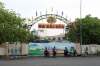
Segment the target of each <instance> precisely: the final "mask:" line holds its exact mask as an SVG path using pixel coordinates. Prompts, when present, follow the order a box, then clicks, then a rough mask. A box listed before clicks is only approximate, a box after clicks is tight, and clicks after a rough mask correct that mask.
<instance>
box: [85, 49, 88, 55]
mask: <svg viewBox="0 0 100 66" xmlns="http://www.w3.org/2000/svg"><path fill="white" fill-rule="evenodd" d="M87 55H88V47H86V48H85V56H87Z"/></svg>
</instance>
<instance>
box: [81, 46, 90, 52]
mask: <svg viewBox="0 0 100 66" xmlns="http://www.w3.org/2000/svg"><path fill="white" fill-rule="evenodd" d="M86 47H88V53H90V50H89V45H82V54H84V51H85V48H86Z"/></svg>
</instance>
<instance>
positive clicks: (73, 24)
mask: <svg viewBox="0 0 100 66" xmlns="http://www.w3.org/2000/svg"><path fill="white" fill-rule="evenodd" d="M69 21H70V22H71V23H72V26H73V27H74V29H75V30H77V28H76V25H75V23H74V22H72V21H71V18H70V19H69Z"/></svg>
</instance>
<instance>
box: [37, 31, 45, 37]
mask: <svg viewBox="0 0 100 66" xmlns="http://www.w3.org/2000/svg"><path fill="white" fill-rule="evenodd" d="M38 35H39V36H40V37H44V36H47V30H43V32H41V31H39V32H38Z"/></svg>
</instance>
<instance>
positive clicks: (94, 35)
mask: <svg viewBox="0 0 100 66" xmlns="http://www.w3.org/2000/svg"><path fill="white" fill-rule="evenodd" d="M75 24H76V27H77V30H75V29H74V28H73V27H72V25H71V24H69V25H68V26H67V27H66V29H67V30H68V33H67V34H66V37H68V40H70V41H72V42H80V19H79V18H77V19H76V20H75ZM82 44H100V19H98V18H97V17H91V15H90V14H89V15H86V16H85V18H83V19H82Z"/></svg>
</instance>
